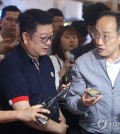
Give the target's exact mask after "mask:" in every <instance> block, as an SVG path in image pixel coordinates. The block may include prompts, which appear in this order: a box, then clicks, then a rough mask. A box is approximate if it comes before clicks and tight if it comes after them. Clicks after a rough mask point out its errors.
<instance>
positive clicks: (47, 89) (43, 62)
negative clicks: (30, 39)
mask: <svg viewBox="0 0 120 134" xmlns="http://www.w3.org/2000/svg"><path fill="white" fill-rule="evenodd" d="M56 94H57V92H56V88H55V72H54V67H53V65H52V62H51V60H50V58H49V57H48V56H42V57H40V58H39V68H37V67H36V66H35V64H34V61H33V59H32V58H31V57H30V56H29V55H28V54H27V53H26V52H25V51H24V49H23V48H22V47H21V45H20V44H19V45H18V46H17V47H16V49H15V50H14V51H13V52H11V53H9V54H8V55H7V56H6V57H5V58H4V60H3V61H1V63H0V103H1V104H0V105H1V109H2V110H10V109H11V105H12V104H14V103H16V102H20V101H25V100H28V101H29V102H30V105H31V106H32V105H35V104H37V103H38V101H40V100H41V99H44V100H45V101H46V100H47V101H49V100H50V99H51V98H53V97H54V96H55V95H56ZM54 105H55V106H57V105H58V104H57V101H56V103H55V104H54ZM58 117H59V110H58V107H57V112H55V113H54V115H53V116H52V119H53V120H54V121H58ZM2 131H3V132H2V134H4V133H5V134H14V133H15V134H16V133H17V134H29V133H33V134H38V133H39V134H44V133H45V132H42V131H38V130H35V129H32V128H30V127H28V126H27V125H24V123H21V122H12V123H7V124H3V125H2Z"/></svg>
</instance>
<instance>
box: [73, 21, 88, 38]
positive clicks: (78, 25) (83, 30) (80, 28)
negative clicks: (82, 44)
mask: <svg viewBox="0 0 120 134" xmlns="http://www.w3.org/2000/svg"><path fill="white" fill-rule="evenodd" d="M71 26H73V27H74V28H75V30H76V31H77V32H78V34H79V35H80V36H81V37H85V36H87V34H88V31H87V25H86V24H85V22H84V21H83V20H78V21H77V20H76V21H73V22H72V23H71Z"/></svg>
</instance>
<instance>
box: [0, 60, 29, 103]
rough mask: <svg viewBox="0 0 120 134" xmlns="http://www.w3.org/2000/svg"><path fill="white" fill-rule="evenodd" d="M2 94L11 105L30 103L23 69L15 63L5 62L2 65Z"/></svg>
mask: <svg viewBox="0 0 120 134" xmlns="http://www.w3.org/2000/svg"><path fill="white" fill-rule="evenodd" d="M0 70H1V71H0V76H1V77H0V85H1V89H0V90H1V92H2V93H3V95H4V96H5V98H6V100H7V101H8V102H9V104H10V105H12V104H14V103H16V102H20V101H28V100H29V94H28V87H27V82H26V78H25V74H24V71H23V68H22V67H21V65H20V64H18V63H16V62H14V60H13V61H3V62H2V63H1V64H0Z"/></svg>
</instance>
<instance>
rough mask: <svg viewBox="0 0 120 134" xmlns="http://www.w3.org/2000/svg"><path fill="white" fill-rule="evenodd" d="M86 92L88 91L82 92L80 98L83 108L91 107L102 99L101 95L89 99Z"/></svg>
mask: <svg viewBox="0 0 120 134" xmlns="http://www.w3.org/2000/svg"><path fill="white" fill-rule="evenodd" d="M87 91H88V89H86V90H85V91H84V93H83V95H82V98H81V102H82V104H83V105H84V106H93V105H95V104H96V103H97V102H98V101H99V100H100V99H101V98H102V95H96V96H95V97H90V96H89V95H88V94H87Z"/></svg>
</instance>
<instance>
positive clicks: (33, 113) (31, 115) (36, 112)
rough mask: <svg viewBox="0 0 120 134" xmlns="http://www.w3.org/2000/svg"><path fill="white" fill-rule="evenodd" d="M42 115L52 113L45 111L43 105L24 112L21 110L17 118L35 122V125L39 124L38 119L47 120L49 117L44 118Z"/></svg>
mask: <svg viewBox="0 0 120 134" xmlns="http://www.w3.org/2000/svg"><path fill="white" fill-rule="evenodd" d="M42 113H46V114H50V111H49V110H47V109H44V108H43V106H42V105H35V106H32V107H29V108H27V109H24V110H19V111H18V115H17V117H18V119H19V120H21V121H27V122H29V121H34V122H35V123H38V121H37V120H36V117H40V118H42V119H44V120H47V117H46V116H44V115H43V114H42Z"/></svg>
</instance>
